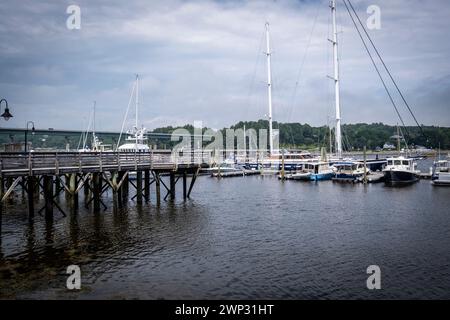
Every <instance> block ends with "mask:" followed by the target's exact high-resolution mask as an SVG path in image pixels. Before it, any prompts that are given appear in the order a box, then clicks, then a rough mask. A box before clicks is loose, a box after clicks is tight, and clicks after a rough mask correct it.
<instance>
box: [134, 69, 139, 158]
mask: <svg viewBox="0 0 450 320" xmlns="http://www.w3.org/2000/svg"><path fill="white" fill-rule="evenodd" d="M138 112H139V75H138V74H137V75H136V123H135V126H136V150H137V145H138V120H139V119H138Z"/></svg>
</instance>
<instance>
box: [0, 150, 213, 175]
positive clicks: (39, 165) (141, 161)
mask: <svg viewBox="0 0 450 320" xmlns="http://www.w3.org/2000/svg"><path fill="white" fill-rule="evenodd" d="M210 159H211V157H210V153H206V152H184V153H180V152H177V153H172V152H171V151H170V150H151V151H148V152H27V153H25V152H2V153H0V175H1V176H23V175H29V176H33V175H45V174H56V175H59V174H66V173H76V172H79V173H86V172H102V171H115V170H117V171H121V170H128V171H129V170H147V169H151V170H158V169H164V170H170V169H173V170H176V168H177V167H179V166H195V165H196V166H199V165H203V164H209V162H210Z"/></svg>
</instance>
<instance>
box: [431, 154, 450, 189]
mask: <svg viewBox="0 0 450 320" xmlns="http://www.w3.org/2000/svg"><path fill="white" fill-rule="evenodd" d="M431 184H432V185H434V186H450V168H449V164H448V160H438V161H435V162H434V163H433V168H432V173H431Z"/></svg>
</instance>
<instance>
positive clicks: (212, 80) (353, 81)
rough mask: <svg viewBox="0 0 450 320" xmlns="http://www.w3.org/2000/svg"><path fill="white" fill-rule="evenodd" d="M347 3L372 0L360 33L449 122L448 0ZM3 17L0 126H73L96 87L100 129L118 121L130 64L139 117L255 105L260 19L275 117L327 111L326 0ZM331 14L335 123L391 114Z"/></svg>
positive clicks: (391, 117)
mask: <svg viewBox="0 0 450 320" xmlns="http://www.w3.org/2000/svg"><path fill="white" fill-rule="evenodd" d="M352 2H353V4H354V5H355V8H356V10H357V11H358V13H359V15H360V16H361V18H362V19H364V20H366V19H367V18H368V17H369V14H368V13H367V12H366V10H367V7H368V6H370V5H377V6H379V7H380V9H381V29H380V30H369V32H370V34H371V36H372V37H373V40H374V42H375V44H377V46H378V48H379V51H380V52H381V54H382V55H383V57H384V59H385V61H386V63H387V64H388V66H389V67H390V68H391V71H392V73H393V75H394V77H395V78H396V79H397V81H398V84H399V86H400V88H402V89H403V91H404V94H405V96H406V98H407V100H408V102H409V104H410V105H411V107H412V109H413V110H414V112H415V114H416V116H417V118H418V120H419V122H420V123H423V124H429V125H432V124H433V125H441V126H450V112H449V110H450V105H449V101H450V59H449V57H450V41H449V35H448V31H449V30H450V19H448V17H449V16H450V2H449V1H448V0H395V1H393V0H353V1H352ZM71 4H76V5H79V7H80V8H81V29H80V30H69V29H68V28H67V27H66V20H67V18H68V17H69V15H68V14H67V13H66V8H67V6H68V5H71ZM0 16H1V17H2V18H1V20H0V70H1V72H0V97H2V98H6V99H7V100H8V102H9V106H10V109H11V112H12V113H13V115H14V118H12V119H11V120H10V121H9V122H8V123H5V121H4V120H3V119H1V120H0V122H1V124H0V126H1V127H24V126H25V123H26V121H27V120H33V121H34V122H35V123H36V127H38V128H48V127H53V128H55V129H82V128H84V127H85V126H86V124H87V120H88V117H89V114H90V112H91V109H92V104H93V101H94V100H95V101H97V128H98V129H99V130H114V131H117V130H120V127H121V123H122V120H123V117H124V114H125V111H126V108H127V104H128V100H129V97H130V93H131V88H132V86H133V81H134V77H135V74H136V73H138V74H140V77H141V79H142V81H141V90H140V97H139V99H140V101H141V104H140V110H141V111H140V118H141V122H142V123H143V124H144V125H145V126H146V127H147V128H149V129H153V128H155V127H158V126H165V125H181V124H185V123H193V121H194V120H197V121H203V124H204V125H206V126H209V127H213V128H221V127H223V126H228V125H231V124H233V123H235V122H237V121H240V120H256V119H261V118H264V117H265V116H266V114H267V95H266V85H265V80H266V61H265V56H264V54H263V51H264V50H265V49H264V46H265V43H264V38H263V35H264V24H265V22H266V21H269V23H270V31H271V41H272V44H273V56H272V59H273V65H272V67H273V83H274V84H273V90H274V91H273V96H274V120H278V121H282V122H301V123H305V122H306V123H310V124H312V125H324V124H326V123H327V118H328V117H329V118H330V119H332V117H333V108H334V107H333V91H332V83H331V80H329V79H328V78H327V75H328V74H331V72H332V69H331V67H332V56H331V44H330V43H329V42H328V41H327V38H328V36H329V32H330V24H329V22H330V9H329V8H328V1H327V0H324V1H319V0H317V1H316V0H314V1H313V0H311V1H306V0H305V1H300V0H296V1H294V0H280V1H265V0H264V1H263V0H261V1H258V0H252V1H239V0H235V1H206V0H205V1H186V0H184V1H183V0H166V1H144V0H127V1H119V0H117V1H114V0H108V1H106V0H99V1H93V0H89V1H45V0H40V1H31V0H29V1H26V0H24V1H17V0H2V1H1V3H0ZM338 22H339V30H340V32H341V33H340V34H339V37H340V48H339V49H340V56H341V57H340V58H341V80H342V82H341V89H342V119H343V122H344V123H356V122H369V123H371V122H385V123H389V124H395V123H397V122H398V119H397V116H396V114H395V111H394V109H393V107H392V106H391V104H390V102H389V100H388V98H387V96H386V94H385V92H384V91H383V88H382V85H381V83H380V81H379V79H378V78H377V75H376V73H375V72H374V69H373V66H372V65H371V63H370V60H369V58H368V56H367V54H366V52H365V50H364V48H363V46H362V44H361V42H360V40H359V38H358V35H357V33H356V31H355V30H354V28H353V26H352V24H351V20H350V18H349V16H348V14H347V12H346V11H345V8H344V7H343V4H342V2H341V1H340V0H339V1H338ZM395 97H396V101H398V104H399V105H401V103H400V100H399V99H398V98H397V96H395ZM3 107H4V105H3ZM401 110H402V114H403V115H404V117H405V122H406V123H407V124H413V121H412V118H411V117H410V116H408V114H407V112H406V110H405V108H404V107H403V106H401Z"/></svg>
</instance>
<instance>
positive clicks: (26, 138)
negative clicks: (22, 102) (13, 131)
mask: <svg viewBox="0 0 450 320" xmlns="http://www.w3.org/2000/svg"><path fill="white" fill-rule="evenodd" d="M30 124H32V125H33V127H32V128H31V134H32V135H34V122H33V121H28V122H27V130H25V152H27V149H28V131H29V130H30V129H29V125H30Z"/></svg>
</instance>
